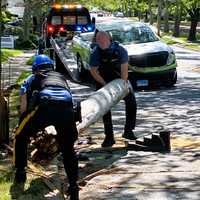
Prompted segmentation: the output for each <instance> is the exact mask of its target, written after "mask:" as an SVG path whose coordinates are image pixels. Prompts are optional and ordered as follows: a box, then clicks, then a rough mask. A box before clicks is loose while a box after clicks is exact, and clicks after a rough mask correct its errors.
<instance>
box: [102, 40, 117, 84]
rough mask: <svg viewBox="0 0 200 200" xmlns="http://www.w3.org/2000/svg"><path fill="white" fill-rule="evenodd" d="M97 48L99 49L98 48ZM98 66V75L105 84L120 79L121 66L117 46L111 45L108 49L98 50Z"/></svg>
mask: <svg viewBox="0 0 200 200" xmlns="http://www.w3.org/2000/svg"><path fill="white" fill-rule="evenodd" d="M98 48H99V47H98ZM99 54H100V66H99V73H100V75H101V76H102V77H103V78H104V80H105V81H106V82H110V81H112V80H113V79H116V78H120V74H121V64H120V52H119V44H118V43H113V44H112V46H111V47H110V48H109V49H106V50H102V49H101V48H99Z"/></svg>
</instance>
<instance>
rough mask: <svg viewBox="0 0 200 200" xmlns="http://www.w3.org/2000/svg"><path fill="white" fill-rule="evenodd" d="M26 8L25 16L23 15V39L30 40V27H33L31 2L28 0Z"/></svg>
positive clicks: (25, 0) (25, 1)
mask: <svg viewBox="0 0 200 200" xmlns="http://www.w3.org/2000/svg"><path fill="white" fill-rule="evenodd" d="M24 3H25V9H24V16H23V30H24V35H23V40H24V41H28V40H29V37H30V29H31V12H30V11H31V9H30V6H31V5H30V2H29V1H28V0H24Z"/></svg>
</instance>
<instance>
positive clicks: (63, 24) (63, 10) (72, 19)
mask: <svg viewBox="0 0 200 200" xmlns="http://www.w3.org/2000/svg"><path fill="white" fill-rule="evenodd" d="M94 30H95V18H94V17H93V18H91V16H90V13H89V11H88V9H87V8H86V7H84V6H82V5H79V4H53V5H52V6H50V8H49V10H48V13H47V15H46V18H45V20H44V22H43V24H42V37H41V40H42V42H41V43H40V42H39V49H41V48H42V49H45V50H48V51H49V54H50V57H51V58H52V59H53V60H55V66H56V70H57V71H60V70H62V69H61V68H63V66H64V68H65V70H67V71H68V74H69V75H70V77H71V78H72V79H73V80H76V81H77V79H76V78H75V77H74V76H73V73H72V70H71V69H69V68H68V63H69V59H70V57H71V56H70V57H69V55H68V52H69V51H68V48H69V46H70V40H71V39H72V38H73V36H74V35H76V34H79V33H83V32H93V31H94ZM40 44H41V46H40Z"/></svg>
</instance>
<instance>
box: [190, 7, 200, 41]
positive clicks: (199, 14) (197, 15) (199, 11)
mask: <svg viewBox="0 0 200 200" xmlns="http://www.w3.org/2000/svg"><path fill="white" fill-rule="evenodd" d="M188 13H189V15H190V17H191V25H190V32H189V35H188V40H189V41H195V40H196V30H197V25H198V21H199V19H200V8H199V7H197V8H193V9H191V10H188Z"/></svg>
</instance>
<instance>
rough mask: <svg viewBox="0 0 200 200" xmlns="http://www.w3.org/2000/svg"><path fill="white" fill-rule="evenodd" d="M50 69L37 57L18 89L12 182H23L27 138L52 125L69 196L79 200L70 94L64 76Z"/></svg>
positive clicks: (50, 63) (44, 58)
mask: <svg viewBox="0 0 200 200" xmlns="http://www.w3.org/2000/svg"><path fill="white" fill-rule="evenodd" d="M53 69H54V66H53V61H52V60H51V59H50V58H49V57H48V56H46V55H42V54H41V55H37V56H36V57H35V60H34V63H33V66H32V71H33V74H32V75H30V76H29V77H28V78H27V79H26V80H25V82H24V83H23V84H22V86H21V91H20V92H21V105H20V112H21V118H20V122H19V126H18V128H17V129H16V132H15V143H14V147H15V151H14V153H15V154H14V164H15V167H16V173H15V180H14V182H15V183H25V181H26V166H27V145H28V141H29V138H30V136H32V135H34V134H36V133H37V132H38V131H40V130H43V129H44V128H45V127H47V126H50V125H53V126H54V127H55V129H56V131H57V135H56V139H57V142H58V145H59V149H60V151H61V152H62V155H63V163H64V168H65V171H66V174H67V176H68V181H69V188H68V193H69V196H70V199H71V200H78V199H79V197H78V185H77V179H78V160H77V157H76V153H75V151H74V142H75V141H76V139H77V136H78V132H77V129H76V124H75V118H74V111H73V102H72V95H71V92H70V90H69V87H68V85H67V81H66V79H65V77H64V76H63V75H62V74H60V73H58V72H55V71H54V70H53Z"/></svg>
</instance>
